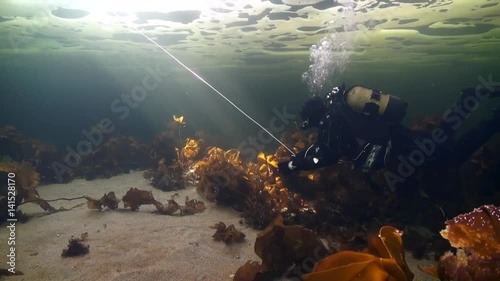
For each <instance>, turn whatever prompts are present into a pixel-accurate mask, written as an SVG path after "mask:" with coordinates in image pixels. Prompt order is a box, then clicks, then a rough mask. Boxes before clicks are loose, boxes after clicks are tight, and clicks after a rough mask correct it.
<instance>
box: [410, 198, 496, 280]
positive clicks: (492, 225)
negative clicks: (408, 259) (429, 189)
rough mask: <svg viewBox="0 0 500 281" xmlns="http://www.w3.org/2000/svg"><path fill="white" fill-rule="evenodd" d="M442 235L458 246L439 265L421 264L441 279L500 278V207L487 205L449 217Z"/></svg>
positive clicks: (446, 254)
mask: <svg viewBox="0 0 500 281" xmlns="http://www.w3.org/2000/svg"><path fill="white" fill-rule="evenodd" d="M440 233H441V236H443V237H444V238H445V239H447V240H448V241H449V242H450V244H451V246H452V247H454V248H456V249H457V251H456V254H453V253H452V252H447V253H445V254H444V255H443V256H441V258H440V259H439V262H438V264H437V265H435V266H432V267H428V268H421V267H419V268H420V269H421V270H423V271H424V272H426V273H428V274H430V275H432V276H434V277H436V278H439V279H440V280H453V281H466V280H476V281H494V280H499V278H500V208H499V207H495V206H493V205H484V206H481V207H479V208H476V209H474V210H473V211H471V212H469V213H465V214H461V215H459V216H457V217H455V218H453V219H451V220H448V221H446V228H445V229H444V230H442V231H441V232H440Z"/></svg>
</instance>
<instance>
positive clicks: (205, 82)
mask: <svg viewBox="0 0 500 281" xmlns="http://www.w3.org/2000/svg"><path fill="white" fill-rule="evenodd" d="M113 13H114V14H115V16H116V17H119V15H118V13H116V12H115V11H113ZM130 28H132V29H134V30H135V31H137V32H138V33H140V34H141V35H142V36H144V37H145V38H146V39H148V40H149V41H150V42H151V43H153V44H155V45H156V46H157V47H158V48H160V49H161V50H162V51H163V52H164V53H165V54H167V55H168V56H170V57H171V58H172V59H173V60H174V61H176V62H177V63H178V64H179V65H180V66H182V67H184V68H185V69H186V70H187V71H189V72H190V73H191V74H193V76H194V77H196V78H198V80H200V81H201V82H203V83H204V84H205V85H207V86H208V87H209V88H210V89H212V90H213V91H214V92H216V93H217V94H218V95H219V96H221V97H222V98H223V99H225V100H226V101H227V102H228V103H229V104H230V105H232V106H233V107H234V108H236V109H237V110H238V111H239V112H241V114H243V115H244V116H245V117H246V118H248V119H249V120H250V121H252V122H253V123H254V124H255V125H257V126H258V127H260V128H261V129H262V130H263V131H264V132H266V133H267V134H268V135H269V136H271V137H272V138H273V139H274V140H276V141H277V142H278V143H279V144H281V145H282V146H283V147H284V148H286V150H288V151H289V152H290V153H291V154H292V155H293V156H295V153H294V152H293V151H292V150H291V149H290V148H288V146H286V145H285V144H284V143H283V142H281V141H280V140H279V139H278V138H277V137H275V136H274V135H273V134H272V133H271V132H269V130H268V129H266V128H265V127H264V126H262V125H261V124H260V123H259V122H257V121H255V120H254V119H253V118H252V117H251V116H250V115H248V114H247V113H246V112H245V111H243V110H242V109H241V108H239V107H238V106H237V105H236V104H234V103H233V102H232V101H231V100H230V99H228V98H227V97H226V96H225V95H224V94H222V93H221V92H220V91H219V90H217V89H216V88H215V87H214V86H212V85H211V84H210V83H208V82H207V81H205V79H203V78H202V77H201V76H200V75H198V74H197V73H196V72H194V71H193V70H191V68H189V67H188V66H186V65H185V64H184V63H182V62H181V61H180V60H179V59H177V58H176V57H175V56H174V55H172V54H171V53H170V52H169V51H167V50H166V49H165V48H163V47H162V46H161V45H160V44H158V43H157V42H156V41H155V40H153V39H152V38H151V37H149V36H147V35H146V34H145V33H144V32H142V31H140V30H139V29H137V28H135V27H133V26H130Z"/></svg>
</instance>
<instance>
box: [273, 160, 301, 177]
mask: <svg viewBox="0 0 500 281" xmlns="http://www.w3.org/2000/svg"><path fill="white" fill-rule="evenodd" d="M296 169H297V165H296V164H295V163H294V160H293V159H292V160H288V161H283V162H280V163H278V170H279V171H280V172H281V173H283V174H284V175H288V174H291V173H292V172H293V171H295V170H296Z"/></svg>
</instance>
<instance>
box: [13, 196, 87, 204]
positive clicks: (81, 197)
mask: <svg viewBox="0 0 500 281" xmlns="http://www.w3.org/2000/svg"><path fill="white" fill-rule="evenodd" d="M76 199H87V197H86V196H80V197H75V198H56V199H51V200H43V199H35V200H29V201H24V202H21V203H20V204H19V206H21V205H23V204H26V203H36V202H38V201H40V200H43V201H45V202H54V201H60V200H66V201H72V200H76Z"/></svg>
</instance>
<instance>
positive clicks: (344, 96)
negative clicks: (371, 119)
mask: <svg viewBox="0 0 500 281" xmlns="http://www.w3.org/2000/svg"><path fill="white" fill-rule="evenodd" d="M337 101H340V102H342V103H343V104H345V105H347V106H348V107H349V108H351V109H352V110H353V111H355V112H358V113H361V114H364V115H370V116H378V117H380V118H381V119H382V120H384V121H386V122H390V123H400V122H401V121H402V120H403V118H404V117H405V115H406V109H407V108H408V103H407V102H405V101H403V100H402V99H400V98H398V97H396V96H392V95H389V94H386V93H382V92H381V91H378V90H375V89H369V88H365V87H363V86H354V87H351V88H350V89H348V90H345V85H344V84H342V86H341V87H340V88H339V87H335V88H334V89H333V90H332V91H331V92H330V93H328V94H327V96H326V104H327V106H329V105H333V104H335V103H336V102H337Z"/></svg>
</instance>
